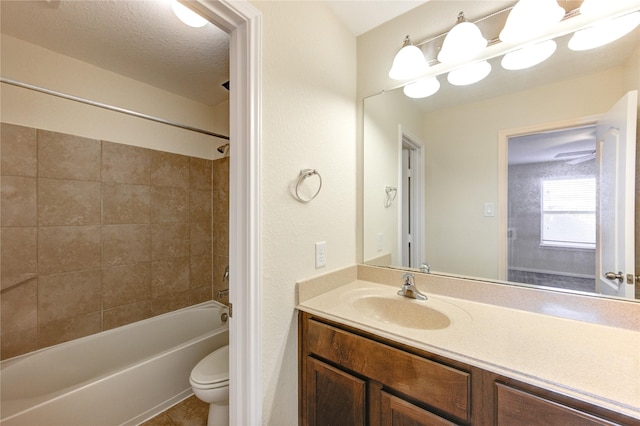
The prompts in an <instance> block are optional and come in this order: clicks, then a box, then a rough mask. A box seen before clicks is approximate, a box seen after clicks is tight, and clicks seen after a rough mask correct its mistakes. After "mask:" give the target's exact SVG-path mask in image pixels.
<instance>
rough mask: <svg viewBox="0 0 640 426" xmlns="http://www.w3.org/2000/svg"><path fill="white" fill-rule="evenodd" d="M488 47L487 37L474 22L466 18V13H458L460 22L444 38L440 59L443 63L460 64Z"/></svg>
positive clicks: (439, 54)
mask: <svg viewBox="0 0 640 426" xmlns="http://www.w3.org/2000/svg"><path fill="white" fill-rule="evenodd" d="M485 47H487V39H485V38H484V37H483V36H482V33H481V32H480V29H479V28H478V26H477V25H476V24H474V23H471V22H467V21H465V20H464V14H463V13H462V12H460V15H458V23H457V24H456V25H455V26H454V27H453V28H451V30H450V31H449V32H448V33H447V36H446V37H445V38H444V42H443V43H442V49H441V50H440V53H438V61H440V62H442V63H443V64H459V63H462V62H466V61H469V60H472V59H474V58H476V57H477V56H478V55H479V54H480V53H481V52H482V51H483V50H484V48H485Z"/></svg>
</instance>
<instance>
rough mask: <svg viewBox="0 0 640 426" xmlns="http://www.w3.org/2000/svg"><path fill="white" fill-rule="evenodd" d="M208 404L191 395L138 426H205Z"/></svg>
mask: <svg viewBox="0 0 640 426" xmlns="http://www.w3.org/2000/svg"><path fill="white" fill-rule="evenodd" d="M208 415H209V404H206V403H204V402H202V401H200V400H199V399H198V398H196V396H195V395H191V396H190V397H189V398H187V399H185V400H184V401H182V402H181V403H179V404H177V405H174V406H173V407H171V408H169V409H168V410H167V411H165V412H163V413H160V414H158V415H157V416H155V417H153V418H152V419H149V420H147V421H146V422H144V423H142V425H140V426H206V424H207V416H208Z"/></svg>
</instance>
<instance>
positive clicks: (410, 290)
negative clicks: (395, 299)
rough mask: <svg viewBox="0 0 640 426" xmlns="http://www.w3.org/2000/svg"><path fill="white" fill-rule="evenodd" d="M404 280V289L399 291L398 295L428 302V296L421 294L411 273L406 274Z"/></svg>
mask: <svg viewBox="0 0 640 426" xmlns="http://www.w3.org/2000/svg"><path fill="white" fill-rule="evenodd" d="M402 279H403V280H404V283H403V284H402V288H401V289H400V290H398V295H400V296H404V297H408V298H410V299H417V300H427V296H425V295H424V294H422V293H420V291H419V290H418V289H417V287H416V285H415V281H414V280H415V278H414V276H413V274H412V273H411V272H406V273H404V274H402Z"/></svg>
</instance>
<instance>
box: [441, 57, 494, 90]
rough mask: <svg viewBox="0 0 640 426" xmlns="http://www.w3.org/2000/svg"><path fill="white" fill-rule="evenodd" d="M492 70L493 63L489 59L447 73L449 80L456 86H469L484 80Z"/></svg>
mask: <svg viewBox="0 0 640 426" xmlns="http://www.w3.org/2000/svg"><path fill="white" fill-rule="evenodd" d="M490 72H491V64H489V62H487V61H481V62H476V63H474V64H470V65H466V66H464V67H462V68H458V69H455V70H453V71H451V72H450V73H449V75H447V80H448V81H449V83H451V84H453V85H454V86H467V85H469V84H473V83H477V82H478V81H480V80H482V79H483V78H485V77H486V76H488V75H489V73H490Z"/></svg>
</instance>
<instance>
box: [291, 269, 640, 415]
mask: <svg viewBox="0 0 640 426" xmlns="http://www.w3.org/2000/svg"><path fill="white" fill-rule="evenodd" d="M398 289H399V287H397V286H390V285H384V284H378V283H373V282H369V281H362V280H356V281H354V282H351V283H349V284H346V285H343V286H340V287H338V288H336V289H333V290H330V291H328V292H326V293H323V294H320V295H319V296H316V297H313V298H311V299H308V300H305V301H302V302H301V303H300V304H299V305H298V306H297V308H298V309H299V310H301V311H305V312H308V313H310V314H315V315H318V316H321V317H324V318H326V319H329V320H333V321H337V322H340V323H343V324H345V325H349V326H353V327H357V328H360V329H362V330H364V331H368V332H371V333H375V334H377V335H380V336H382V337H385V338H388V339H390V340H393V341H397V342H399V343H404V344H409V345H411V346H414V347H416V348H419V349H424V350H426V351H429V352H432V353H435V354H439V355H442V356H446V357H449V358H451V359H454V360H457V361H461V362H464V363H467V364H471V365H474V366H477V367H480V368H483V369H485V370H489V371H492V372H494V373H497V374H502V375H505V376H509V377H512V378H514V379H517V380H521V381H523V382H526V383H530V384H533V385H536V386H540V387H542V388H545V389H549V390H552V391H556V392H559V393H562V394H565V395H568V396H571V397H574V398H577V399H580V400H583V401H585V402H589V403H592V404H595V405H599V406H602V407H604V408H608V409H611V410H614V411H617V412H620V413H623V414H626V415H629V416H632V417H635V418H639V419H640V330H629V329H625V328H618V327H611V326H605V325H599V324H593V323H587V322H582V321H577V320H572V319H565V318H559V317H555V316H550V315H545V314H540V313H534V312H528V311H524V310H517V309H512V308H508V307H502V306H496V305H490V304H486V303H478V302H474V301H469V300H463V299H458V298H452V297H446V296H443V295H435V294H429V293H428V292H427V293H426V294H427V296H429V300H427V301H416V300H413V299H408V298H404V297H402V296H397V295H396V292H397V290H398ZM362 295H368V296H373V295H378V296H383V297H397V298H398V299H400V300H402V301H406V302H407V303H418V304H426V305H428V306H430V307H433V309H436V310H438V311H440V312H442V313H444V314H446V315H447V316H448V317H449V319H450V320H451V324H450V325H449V326H448V327H446V328H442V329H438V330H426V329H420V328H410V327H406V326H405V327H403V326H399V325H396V324H394V323H391V322H385V321H384V320H382V319H376V318H374V317H372V316H371V315H366V314H363V313H362V311H359V310H358V309H356V308H354V306H353V304H352V303H351V301H353V300H355V299H357V298H358V297H359V296H362Z"/></svg>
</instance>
